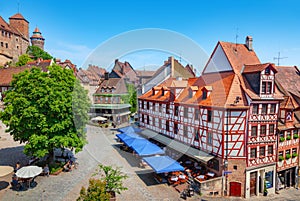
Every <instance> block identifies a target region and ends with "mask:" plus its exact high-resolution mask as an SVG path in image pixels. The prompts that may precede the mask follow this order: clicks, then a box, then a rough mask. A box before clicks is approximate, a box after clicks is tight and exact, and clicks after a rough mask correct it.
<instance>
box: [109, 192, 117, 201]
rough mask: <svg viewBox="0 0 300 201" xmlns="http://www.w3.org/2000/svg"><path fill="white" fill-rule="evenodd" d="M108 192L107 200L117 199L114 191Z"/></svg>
mask: <svg viewBox="0 0 300 201" xmlns="http://www.w3.org/2000/svg"><path fill="white" fill-rule="evenodd" d="M109 194H110V198H109V201H116V200H117V197H116V193H115V192H113V191H112V192H109Z"/></svg>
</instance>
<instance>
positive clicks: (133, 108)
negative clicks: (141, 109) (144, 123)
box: [127, 84, 137, 113]
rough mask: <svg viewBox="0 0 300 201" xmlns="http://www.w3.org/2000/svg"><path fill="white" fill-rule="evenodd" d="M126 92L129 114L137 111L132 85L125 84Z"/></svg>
mask: <svg viewBox="0 0 300 201" xmlns="http://www.w3.org/2000/svg"><path fill="white" fill-rule="evenodd" d="M127 91H128V96H129V98H128V99H129V100H128V103H129V104H130V105H131V107H130V112H131V113H135V112H136V111H137V94H136V88H135V86H134V85H133V84H127Z"/></svg>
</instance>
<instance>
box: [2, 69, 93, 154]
mask: <svg viewBox="0 0 300 201" xmlns="http://www.w3.org/2000/svg"><path fill="white" fill-rule="evenodd" d="M5 95H6V96H5V98H4V104H5V109H4V111H3V112H1V113H0V119H1V120H2V121H3V122H4V123H5V124H6V125H7V127H8V129H7V131H8V132H10V134H11V135H12V136H13V138H14V140H15V141H20V142H21V143H23V142H24V143H26V145H25V148H24V152H25V154H27V155H32V156H36V157H43V156H45V155H47V154H50V155H52V154H53V149H54V148H75V151H76V152H78V151H80V150H81V149H82V147H83V146H84V144H85V143H86V139H85V132H84V127H85V125H86V123H87V121H88V116H87V114H86V113H87V112H88V108H89V104H90V103H89V101H88V100H89V99H88V96H87V92H86V91H85V90H84V89H83V88H82V87H81V86H80V85H79V82H78V81H76V78H75V76H74V74H73V71H72V70H68V69H62V68H61V67H60V66H57V65H53V66H50V67H48V72H42V71H41V69H39V68H32V69H31V70H30V71H28V70H26V71H24V72H22V73H19V74H18V75H16V76H14V79H13V81H12V89H11V90H9V91H7V92H6V94H5ZM73 106H74V108H73Z"/></svg>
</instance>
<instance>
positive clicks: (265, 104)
mask: <svg viewBox="0 0 300 201" xmlns="http://www.w3.org/2000/svg"><path fill="white" fill-rule="evenodd" d="M276 73H277V70H276V69H275V67H274V65H273V64H270V63H266V64H261V63H260V61H259V59H258V57H257V56H256V54H255V52H254V50H253V47H252V38H251V37H249V36H248V37H247V38H246V43H245V44H236V43H228V42H218V44H217V46H216V47H215V49H214V51H213V53H212V55H211V57H210V58H209V60H208V62H207V64H206V66H205V68H204V70H203V72H202V75H201V76H200V77H199V78H190V79H187V80H186V79H182V80H181V79H174V78H170V79H168V80H167V81H165V82H163V83H161V84H159V85H158V86H156V87H153V88H152V91H149V92H147V93H145V94H144V95H142V96H141V97H139V109H140V110H139V117H140V125H141V126H143V127H145V128H148V129H151V130H153V131H156V132H157V133H158V135H163V136H166V137H168V138H170V139H173V140H174V141H176V143H177V142H180V143H182V144H184V145H187V146H190V147H193V148H195V149H197V150H199V152H198V153H199V154H198V158H199V162H205V163H206V165H207V168H208V169H209V170H210V171H212V172H214V173H215V174H216V175H218V176H222V175H224V178H225V179H224V193H225V194H226V195H230V196H242V197H246V198H249V197H250V196H259V195H261V194H262V193H263V190H264V189H263V188H264V183H265V182H266V183H267V188H268V191H269V193H275V176H276V151H274V150H276V149H277V143H276V142H277V137H276V135H275V131H276V129H277V120H278V111H279V103H280V101H281V100H283V98H282V95H281V93H280V92H279V91H278V89H277V87H276V86H275V83H274V80H275V74H276ZM157 111H162V112H161V113H157ZM175 149H176V147H175ZM187 152H188V151H187ZM184 154H185V153H184ZM205 154H209V155H210V156H213V157H208V156H207V155H205ZM195 158H197V157H195Z"/></svg>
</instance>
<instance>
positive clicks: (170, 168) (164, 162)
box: [143, 156, 184, 173]
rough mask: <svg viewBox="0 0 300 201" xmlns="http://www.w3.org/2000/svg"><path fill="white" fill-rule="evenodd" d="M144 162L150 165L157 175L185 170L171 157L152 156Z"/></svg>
mask: <svg viewBox="0 0 300 201" xmlns="http://www.w3.org/2000/svg"><path fill="white" fill-rule="evenodd" d="M143 160H144V161H145V162H146V163H148V165H149V166H150V167H151V168H152V169H153V170H155V172H156V173H164V172H175V171H183V170H184V167H182V166H181V165H180V164H179V163H178V162H177V161H175V160H174V159H172V158H170V157H169V156H151V157H145V158H143Z"/></svg>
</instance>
